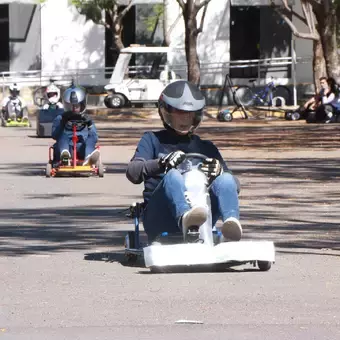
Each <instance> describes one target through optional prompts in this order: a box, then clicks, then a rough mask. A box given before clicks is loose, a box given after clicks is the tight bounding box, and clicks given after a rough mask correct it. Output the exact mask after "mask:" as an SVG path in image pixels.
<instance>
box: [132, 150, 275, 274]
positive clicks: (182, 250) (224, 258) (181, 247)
mask: <svg viewBox="0 0 340 340" xmlns="http://www.w3.org/2000/svg"><path fill="white" fill-rule="evenodd" d="M204 158H205V156H203V155H200V154H187V158H186V160H185V161H184V162H183V163H182V164H181V165H180V166H179V170H180V171H181V172H182V174H183V176H184V180H185V186H186V189H187V194H188V196H189V198H190V202H191V203H192V204H193V205H200V206H207V207H208V208H209V210H208V211H210V212H211V209H210V196H209V192H208V183H207V178H206V176H205V175H204V173H203V172H202V171H200V170H199V169H198V165H199V164H200V163H201V162H202V160H203V159H204ZM178 240H180V241H178ZM137 242H138V241H137ZM127 243H128V242H127ZM135 250H137V249H135ZM135 250H134V249H129V247H126V253H127V255H128V256H129V254H130V255H134V256H136V254H137V252H136V251H135ZM142 251H143V255H144V261H145V266H146V267H148V268H150V269H151V270H152V271H155V272H156V271H167V270H171V269H175V270H176V269H179V268H182V269H183V267H184V268H186V269H188V270H190V268H194V267H197V266H204V267H209V266H211V267H212V268H213V267H214V266H216V265H218V266H220V265H225V267H231V266H236V265H242V264H247V263H251V264H252V265H253V266H256V265H257V266H258V267H259V269H260V270H262V271H267V270H269V269H270V267H271V264H272V263H274V262H275V247H274V243H273V242H272V241H251V240H249V241H248V240H247V241H238V242H228V241H227V240H226V242H223V236H222V235H221V233H220V232H219V231H218V229H216V228H215V227H214V226H213V225H212V217H211V213H210V214H209V217H208V219H207V221H206V222H205V223H204V224H203V225H201V226H200V227H199V229H198V232H196V233H195V232H194V233H192V234H190V233H189V234H188V235H185V236H182V240H181V238H180V237H179V238H177V241H175V243H171V242H170V243H169V242H168V241H167V242H166V244H162V237H159V239H158V240H157V242H154V243H153V244H152V245H148V246H146V247H144V248H142Z"/></svg>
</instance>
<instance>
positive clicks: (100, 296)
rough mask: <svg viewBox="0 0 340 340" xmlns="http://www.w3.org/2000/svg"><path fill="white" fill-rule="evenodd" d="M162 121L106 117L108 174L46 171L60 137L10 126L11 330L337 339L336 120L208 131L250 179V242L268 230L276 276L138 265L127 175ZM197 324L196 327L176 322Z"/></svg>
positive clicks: (4, 264) (245, 187) (24, 333)
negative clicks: (143, 140)
mask: <svg viewBox="0 0 340 340" xmlns="http://www.w3.org/2000/svg"><path fill="white" fill-rule="evenodd" d="M160 126H161V125H160V123H159V121H157V120H152V121H150V120H133V121H129V120H128V119H125V120H124V119H121V120H112V121H106V122H105V121H103V122H98V130H99V134H100V136H101V140H100V145H101V150H102V158H103V162H104V163H105V165H106V167H107V169H106V170H107V171H106V173H105V177H104V178H75V179H71V178H45V176H44V168H45V165H46V163H47V157H48V146H49V145H51V144H52V142H53V141H52V140H51V139H37V138H35V123H34V122H33V127H32V128H30V129H14V128H13V129H10V128H7V129H6V128H1V129H0V138H1V161H0V185H1V189H2V195H1V207H0V272H1V280H0V297H1V300H0V337H1V338H3V339H44V340H45V339H58V340H59V339H72V340H73V339H89V340H90V339H91V340H93V339H169V340H170V339H174V338H177V339H186V340H188V339H223V340H224V339H261V340H262V339H318V340H321V339H327V340H328V339H338V338H339V336H340V330H339V323H340V321H339V318H340V313H339V305H340V297H339V288H340V284H339V277H340V275H339V274H340V273H339V272H340V270H339V259H340V257H339V255H340V251H339V250H340V245H339V244H340V243H339V241H340V232H339V225H340V192H339V187H340V184H339V180H340V178H339V177H340V162H339V145H340V143H339V142H340V135H339V127H338V125H327V126H326V125H314V126H312V125H308V124H305V123H303V122H287V121H262V122H261V121H256V122H251V121H245V120H237V121H236V120H235V121H233V122H232V123H218V122H216V121H213V120H210V121H209V120H208V121H207V122H206V123H205V124H202V127H201V128H200V130H199V132H200V133H201V134H202V135H203V136H204V137H207V138H211V139H212V140H213V141H214V142H215V143H216V144H217V145H218V146H219V147H220V148H221V150H222V153H223V156H224V158H225V159H226V160H228V165H229V166H230V167H231V169H232V170H234V173H235V174H236V175H237V176H238V177H239V179H240V181H241V185H242V190H241V195H240V205H241V216H242V223H243V227H244V230H245V235H244V237H245V238H246V239H268V240H273V241H274V242H275V244H276V250H277V254H276V256H277V258H276V263H275V264H274V265H273V267H272V269H271V270H270V271H269V272H258V271H257V270H253V269H252V268H251V267H250V266H243V267H235V268H234V269H233V270H230V271H227V272H218V273H191V274H190V273H187V274H183V273H182V274H149V270H148V269H146V268H144V267H143V266H142V264H140V265H139V266H129V265H128V263H127V262H126V260H125V258H124V255H123V253H122V250H123V241H124V240H123V239H124V236H125V233H126V232H127V231H128V230H131V229H132V221H131V220H129V219H128V218H127V217H126V216H125V214H126V209H127V208H128V206H129V204H130V203H132V202H133V201H136V200H139V199H140V197H141V191H142V186H141V185H133V184H131V183H129V182H128V181H127V180H126V178H125V168H126V164H127V162H128V161H129V159H130V158H131V157H132V155H133V151H134V149H135V146H136V143H137V141H138V140H139V138H140V137H141V135H142V133H143V132H144V131H145V130H148V129H157V128H159V127H160ZM179 320H193V321H196V323H195V324H177V323H176V322H177V321H179Z"/></svg>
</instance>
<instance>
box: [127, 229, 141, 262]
mask: <svg viewBox="0 0 340 340" xmlns="http://www.w3.org/2000/svg"><path fill="white" fill-rule="evenodd" d="M124 247H125V250H127V251H128V250H129V249H134V248H135V232H134V231H129V232H128V233H127V235H126V236H125V243H124ZM125 256H126V258H127V261H128V262H136V261H137V259H138V256H137V255H136V254H132V253H129V252H126V253H125Z"/></svg>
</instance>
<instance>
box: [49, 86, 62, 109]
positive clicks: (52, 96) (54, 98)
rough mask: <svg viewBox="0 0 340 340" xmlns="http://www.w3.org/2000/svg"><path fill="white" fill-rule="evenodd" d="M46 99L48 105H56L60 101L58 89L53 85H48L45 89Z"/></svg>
mask: <svg viewBox="0 0 340 340" xmlns="http://www.w3.org/2000/svg"><path fill="white" fill-rule="evenodd" d="M46 97H47V100H48V102H49V103H51V104H57V103H58V101H59V100H60V89H59V88H58V86H56V85H54V84H50V85H48V86H47V88H46Z"/></svg>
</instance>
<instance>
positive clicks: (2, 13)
mask: <svg viewBox="0 0 340 340" xmlns="http://www.w3.org/2000/svg"><path fill="white" fill-rule="evenodd" d="M0 71H1V72H3V71H9V18H8V5H0Z"/></svg>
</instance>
